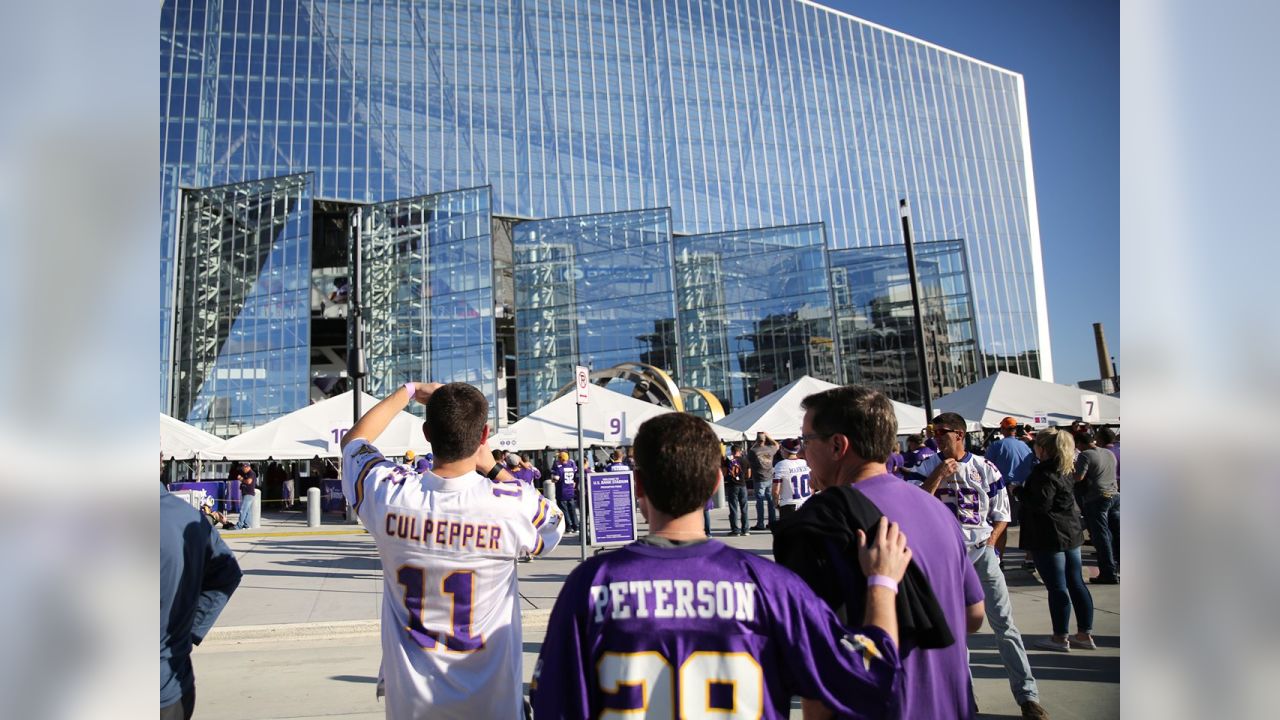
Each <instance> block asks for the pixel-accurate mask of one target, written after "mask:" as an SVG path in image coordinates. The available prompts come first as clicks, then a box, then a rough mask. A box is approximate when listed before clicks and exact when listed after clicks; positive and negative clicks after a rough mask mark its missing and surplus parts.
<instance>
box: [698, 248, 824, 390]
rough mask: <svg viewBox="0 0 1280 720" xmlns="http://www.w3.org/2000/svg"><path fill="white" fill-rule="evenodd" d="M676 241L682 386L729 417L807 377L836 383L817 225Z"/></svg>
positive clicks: (822, 250)
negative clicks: (710, 399)
mask: <svg viewBox="0 0 1280 720" xmlns="http://www.w3.org/2000/svg"><path fill="white" fill-rule="evenodd" d="M674 242H675V250H676V266H675V270H676V290H677V298H678V300H677V302H678V306H679V309H680V332H681V338H682V340H683V344H682V346H681V350H682V355H683V357H682V361H683V363H682V364H683V373H682V374H681V377H680V384H681V385H682V386H685V387H698V388H705V389H707V390H709V391H711V392H712V393H714V394H715V395H716V396H717V397H718V398H720V400H721V401H722V403H723V404H724V405H725V410H726V411H727V412H732V411H733V410H734V409H736V408H740V407H742V406H744V405H746V404H748V403H751V402H753V401H755V400H756V399H758V398H759V397H762V396H764V395H767V394H769V393H770V392H773V391H774V390H775V389H777V388H779V387H781V386H783V385H786V384H787V383H789V382H791V381H792V380H795V379H798V378H800V377H803V376H804V375H812V376H814V377H816V378H819V379H822V380H826V381H828V382H836V381H837V377H836V374H837V366H836V362H835V354H834V353H835V349H836V348H835V344H834V342H833V341H832V332H833V328H832V323H831V295H830V289H829V287H828V284H827V283H828V279H827V261H826V250H825V245H824V237H823V227H822V225H821V224H820V223H818V224H812V225H794V226H790V227H781V228H764V229H759V230H743V231H737V232H727V233H715V234H710V235H690V236H677V237H676V238H675V241H674Z"/></svg>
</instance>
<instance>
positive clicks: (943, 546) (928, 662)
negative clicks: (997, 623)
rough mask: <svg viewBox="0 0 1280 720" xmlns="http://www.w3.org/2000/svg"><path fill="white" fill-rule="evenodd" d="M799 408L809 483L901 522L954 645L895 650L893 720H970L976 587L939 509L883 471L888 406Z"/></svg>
mask: <svg viewBox="0 0 1280 720" xmlns="http://www.w3.org/2000/svg"><path fill="white" fill-rule="evenodd" d="M801 407H802V408H804V410H805V415H804V421H803V424H802V426H801V427H802V429H803V431H804V435H802V436H801V437H802V438H803V439H804V441H805V457H806V459H807V460H808V463H809V470H810V472H811V474H812V481H813V482H814V483H815V484H816V485H817V486H819V487H824V488H826V487H836V486H839V485H852V486H853V488H854V489H855V490H858V491H860V492H861V493H862V494H863V495H864V496H866V497H867V498H868V499H870V500H871V502H873V503H875V505H876V506H877V507H878V508H879V509H880V511H881V512H882V513H884V514H885V516H886V517H890V518H895V519H897V520H899V521H900V522H901V524H902V528H903V531H904V532H905V533H906V534H907V536H908V538H909V540H908V542H907V544H908V546H909V547H910V548H911V550H912V553H913V557H914V560H915V564H916V566H917V567H919V568H920V569H921V570H922V571H923V572H924V575H925V577H926V578H927V579H928V581H929V584H930V585H931V586H932V588H933V593H934V595H935V597H936V598H937V602H938V604H939V605H941V607H942V612H943V614H944V615H945V617H946V621H947V624H948V625H949V626H950V629H951V634H952V635H953V636H954V637H955V642H953V643H951V644H950V645H948V646H947V647H940V648H931V649H925V648H922V647H916V646H915V644H914V643H912V642H910V641H904V642H903V644H902V667H903V672H904V674H905V675H906V681H905V682H904V683H903V686H902V693H903V694H902V698H901V717H904V718H921V717H928V718H935V719H938V720H943V719H947V718H971V717H973V714H974V711H973V687H972V685H971V682H970V678H969V657H968V647H967V643H966V642H965V641H964V631H966V630H967V631H968V632H971V633H972V632H977V631H978V629H979V628H980V627H982V618H983V611H984V608H983V594H982V586H981V584H980V582H979V580H978V575H977V572H976V571H975V568H974V566H973V563H972V562H970V561H969V559H968V557H967V555H966V553H965V546H964V539H963V537H962V536H961V533H960V528H959V526H958V525H957V524H956V520H955V517H954V516H953V515H952V514H951V511H950V510H948V509H947V506H946V505H943V504H942V503H940V502H938V500H937V499H936V498H934V497H932V496H931V495H929V494H927V493H925V492H923V491H921V490H920V488H918V487H916V486H914V485H912V484H911V483H907V482H903V481H902V480H900V479H898V477H897V476H895V475H891V474H889V472H888V471H887V469H886V467H885V460H886V459H887V457H888V455H889V452H890V451H891V449H892V448H893V446H894V443H895V441H896V435H897V432H898V422H897V419H896V418H895V415H894V411H893V403H892V402H890V401H889V398H887V397H885V395H884V394H883V393H880V392H877V391H875V390H871V389H868V388H864V387H858V386H852V385H850V386H845V387H839V388H832V389H831V390H827V391H825V392H820V393H817V394H815V395H810V396H809V397H807V398H805V399H804V401H803V402H802V403H801ZM824 494H825V493H824Z"/></svg>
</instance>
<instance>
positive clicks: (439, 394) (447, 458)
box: [423, 383, 489, 465]
mask: <svg viewBox="0 0 1280 720" xmlns="http://www.w3.org/2000/svg"><path fill="white" fill-rule="evenodd" d="M488 419H489V401H488V400H485V399H484V394H483V393H481V392H480V391H479V390H477V389H476V388H474V387H472V386H470V385H468V384H466V383H449V384H448V385H443V386H441V387H440V388H439V389H437V390H436V391H435V392H433V393H431V399H430V400H428V401H427V421H426V422H425V423H423V427H424V428H425V429H426V431H427V434H428V435H430V440H431V451H432V452H433V453H434V454H435V456H434V459H435V462H436V464H437V465H441V464H444V463H450V462H453V461H455V460H461V459H463V458H465V457H468V456H471V455H474V454H475V452H476V448H478V447H480V438H481V436H482V435H484V425H485V421H486V420H488Z"/></svg>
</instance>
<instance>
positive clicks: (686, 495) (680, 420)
mask: <svg viewBox="0 0 1280 720" xmlns="http://www.w3.org/2000/svg"><path fill="white" fill-rule="evenodd" d="M635 451H636V475H637V476H638V477H639V478H640V480H641V481H642V482H644V493H645V495H646V496H647V497H648V498H649V502H650V504H652V505H653V507H655V508H657V509H658V510H661V511H662V512H663V513H666V514H667V515H670V516H671V517H680V516H682V515H688V514H689V513H691V512H693V511H695V510H701V509H702V508H703V506H705V505H706V504H707V498H709V497H711V493H713V492H715V490H716V483H717V482H718V481H719V472H720V459H721V457H722V455H721V452H720V441H719V440H718V439H717V438H716V434H715V433H713V432H711V426H710V425H708V424H707V421H705V420H703V419H702V418H699V417H695V416H693V415H690V414H688V413H682V412H670V413H664V414H662V415H658V416H657V417H652V418H649V419H648V420H645V421H644V423H643V424H642V425H640V429H639V430H638V431H636V441H635Z"/></svg>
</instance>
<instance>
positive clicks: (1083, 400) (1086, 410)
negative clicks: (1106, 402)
mask: <svg viewBox="0 0 1280 720" xmlns="http://www.w3.org/2000/svg"><path fill="white" fill-rule="evenodd" d="M1080 419H1081V420H1084V421H1085V422H1089V423H1096V422H1101V421H1102V409H1101V408H1099V407H1098V396H1097V395H1081V396H1080Z"/></svg>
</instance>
